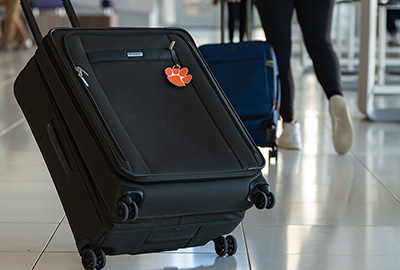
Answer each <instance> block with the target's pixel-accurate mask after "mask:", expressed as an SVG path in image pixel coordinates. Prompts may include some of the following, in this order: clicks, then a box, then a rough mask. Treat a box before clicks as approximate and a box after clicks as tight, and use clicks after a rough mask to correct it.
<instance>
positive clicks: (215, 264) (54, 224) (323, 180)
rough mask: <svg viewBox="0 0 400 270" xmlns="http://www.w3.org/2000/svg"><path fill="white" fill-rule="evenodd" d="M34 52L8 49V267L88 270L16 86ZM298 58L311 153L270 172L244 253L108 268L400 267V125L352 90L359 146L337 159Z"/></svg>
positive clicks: (4, 117)
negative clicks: (267, 193) (360, 101)
mask: <svg viewBox="0 0 400 270" xmlns="http://www.w3.org/2000/svg"><path fill="white" fill-rule="evenodd" d="M194 36H195V38H196V40H197V42H198V44H199V45H200V44H202V43H205V42H209V40H210V39H214V40H217V38H216V37H215V34H213V33H209V32H204V33H203V32H201V31H198V32H194ZM32 52H33V51H30V52H22V53H21V52H20V53H9V54H4V53H1V54H0V270H29V269H35V270H50V269H51V270H55V269H57V270H67V269H68V270H73V269H74V270H75V269H83V268H82V266H81V263H80V257H79V255H78V253H77V251H76V248H75V244H74V240H73V237H72V234H71V231H70V229H69V226H68V223H67V222H66V220H65V218H64V213H63V209H62V207H61V204H60V202H59V199H58V196H57V194H56V191H55V188H54V186H53V184H52V181H51V179H50V176H49V174H48V172H47V169H46V167H45V165H44V162H43V159H42V157H41V155H40V153H39V150H38V148H37V146H36V144H35V142H34V140H33V137H32V135H31V132H30V130H29V128H28V126H27V123H26V121H25V120H24V118H23V115H22V113H21V111H20V109H19V107H18V106H17V104H16V102H15V99H14V96H13V92H12V83H13V81H14V79H15V76H16V74H17V73H18V72H19V71H20V70H21V68H22V67H23V66H24V64H25V63H26V62H27V60H28V59H29V57H30V55H31V54H32ZM293 63H294V68H293V69H294V73H295V74H294V75H295V80H296V86H297V93H296V118H297V120H298V121H299V122H300V123H301V126H302V136H303V149H302V151H284V150H279V157H278V160H277V162H276V164H272V165H269V166H267V167H266V168H265V176H266V177H267V178H268V180H269V181H270V184H271V189H272V190H273V191H274V193H275V194H276V197H277V200H278V202H277V205H276V207H275V208H274V209H272V210H270V211H258V210H255V209H252V210H250V211H248V213H247V215H246V217H245V219H244V222H243V223H242V224H241V225H240V226H239V227H238V228H237V229H236V230H235V232H234V235H235V236H236V237H237V239H238V243H239V249H238V253H237V254H236V255H235V256H234V257H228V258H217V256H216V254H215V253H214V250H213V245H212V244H208V245H206V246H204V247H199V248H193V249H186V250H179V251H175V252H164V253H159V254H148V255H137V256H117V257H108V258H107V260H108V261H107V266H106V269H113V270H114V269H120V270H127V269H132V270H150V269H151V270H200V269H202V270H206V269H207V270H212V269H215V270H217V269H218V270H222V269H225V270H236V269H237V270H247V269H249V270H250V269H251V270H266V269H273V270H281V269H287V270H294V269H299V270H303V269H306V270H313V269H316V270H321V269H334V270H336V269H340V270H364V269H368V270H373V269H379V270H383V269H385V270H386V269H388V270H392V269H399V265H400V178H399V175H400V124H399V123H372V122H369V121H367V120H365V119H364V117H363V115H362V114H361V113H360V112H359V111H358V109H357V95H356V92H354V91H346V92H345V96H346V97H347V100H348V103H349V105H350V107H351V114H352V118H353V121H354V130H355V142H354V146H353V149H352V151H351V152H350V153H348V154H347V155H345V156H338V155H336V153H335V151H334V149H333V146H332V142H331V127H330V118H329V114H328V110H327V104H328V103H327V101H326V100H325V97H324V95H323V93H322V91H321V89H320V86H319V85H318V83H317V82H316V79H315V76H314V74H313V73H303V72H302V70H301V69H300V66H299V65H298V61H297V60H296V58H294V59H293ZM32 91H35V89H32ZM397 105H398V106H400V103H399V104H397ZM263 151H264V152H265V153H266V154H267V150H263Z"/></svg>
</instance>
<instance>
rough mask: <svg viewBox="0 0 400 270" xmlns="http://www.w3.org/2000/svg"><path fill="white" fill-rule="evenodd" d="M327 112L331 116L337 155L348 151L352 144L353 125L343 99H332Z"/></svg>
mask: <svg viewBox="0 0 400 270" xmlns="http://www.w3.org/2000/svg"><path fill="white" fill-rule="evenodd" d="M329 105H330V106H329V112H330V114H331V117H332V125H333V126H332V129H333V131H332V133H333V146H334V148H335V150H336V152H337V153H338V154H339V155H344V154H346V153H347V152H348V151H350V149H351V146H352V144H353V126H352V124H351V120H350V119H351V118H350V113H349V110H348V107H347V105H346V103H345V102H344V100H343V99H340V101H339V99H338V100H337V101H335V100H332V102H331V103H330V104H329Z"/></svg>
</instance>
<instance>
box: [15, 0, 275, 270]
mask: <svg viewBox="0 0 400 270" xmlns="http://www.w3.org/2000/svg"><path fill="white" fill-rule="evenodd" d="M21 3H22V6H23V9H24V12H25V14H26V16H27V19H28V22H29V24H30V26H31V29H32V32H33V34H34V37H35V40H36V42H37V44H38V49H37V51H36V52H35V55H34V56H33V57H32V58H31V60H30V61H29V62H28V64H27V65H26V67H25V68H24V69H23V70H22V71H21V73H20V74H19V76H18V78H17V79H16V82H15V85H14V92H15V96H16V98H17V101H18V103H19V105H20V107H21V109H22V111H23V113H24V115H25V117H26V119H27V121H28V124H29V126H30V128H31V130H32V133H33V135H34V137H35V139H36V141H37V143H38V145H39V148H40V150H41V152H42V155H43V157H44V160H45V162H46V164H47V167H48V169H49V171H50V174H51V176H52V179H53V182H54V184H55V186H56V189H57V192H58V194H59V197H60V200H61V202H62V205H63V207H64V210H65V213H66V216H67V218H68V222H69V224H70V226H71V230H72V232H73V235H74V238H75V241H76V245H77V249H78V251H79V253H80V255H81V257H82V264H83V266H84V267H85V269H94V268H97V269H101V268H103V267H104V266H105V260H106V255H118V254H139V253H149V252H159V251H166V250H176V249H179V248H185V247H194V246H201V245H204V244H206V243H207V242H209V241H212V240H213V241H214V243H215V249H216V252H217V253H218V255H220V256H224V255H226V254H228V255H233V254H234V253H235V252H236V248H237V247H236V241H235V239H234V237H232V236H226V237H224V235H226V234H229V233H231V232H232V231H233V230H234V229H235V228H236V227H237V225H238V224H239V223H240V222H241V221H242V219H243V218H244V215H245V212H246V210H248V209H249V208H251V207H252V206H254V205H255V206H256V207H257V208H259V209H263V208H268V209H269V208H272V207H273V206H274V204H275V197H274V194H273V193H272V192H271V191H270V189H269V186H268V183H267V181H266V180H265V178H264V177H263V175H262V172H261V169H262V168H263V166H264V164H265V160H264V158H263V156H262V154H261V153H260V152H259V150H258V148H257V146H256V145H255V144H254V142H253V141H252V140H251V138H250V136H249V134H248V133H247V131H246V129H245V128H244V126H243V124H242V122H241V121H240V119H239V118H238V116H237V115H236V113H235V111H234V110H233V108H232V106H231V105H230V103H229V102H228V100H227V99H226V97H225V96H224V94H223V92H222V91H221V89H220V87H219V85H218V84H217V83H216V81H215V79H214V78H213V76H212V74H211V72H210V70H209V69H208V67H207V65H206V64H205V63H204V61H203V59H202V57H201V54H200V52H199V51H198V49H197V47H196V46H195V43H194V41H193V39H192V38H191V36H190V35H189V34H188V33H187V32H186V31H184V30H182V29H177V28H150V29H149V28H79V27H76V28H55V29H53V30H51V31H50V32H49V33H48V34H47V35H46V36H45V37H44V38H43V39H42V37H41V34H40V31H39V29H38V27H37V24H36V22H35V20H34V17H33V15H32V13H31V9H30V7H29V4H28V3H27V0H22V1H21ZM70 4H71V3H70V2H69V1H64V5H65V6H66V9H67V12H68V15H69V16H70V18H71V21H72V24H73V25H74V26H79V22H78V21H77V19H76V14H74V12H73V10H71V8H72V7H71V6H70Z"/></svg>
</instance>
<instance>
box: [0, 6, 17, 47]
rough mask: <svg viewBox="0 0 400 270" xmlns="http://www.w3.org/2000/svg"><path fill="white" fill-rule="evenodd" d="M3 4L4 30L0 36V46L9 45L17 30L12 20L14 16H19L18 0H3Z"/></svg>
mask: <svg viewBox="0 0 400 270" xmlns="http://www.w3.org/2000/svg"><path fill="white" fill-rule="evenodd" d="M4 6H5V16H6V18H5V20H4V31H3V36H2V38H1V45H0V46H1V47H4V46H10V44H11V42H12V41H14V38H15V34H16V31H17V25H16V24H15V22H14V20H15V17H16V16H19V14H18V11H19V1H17V0H4Z"/></svg>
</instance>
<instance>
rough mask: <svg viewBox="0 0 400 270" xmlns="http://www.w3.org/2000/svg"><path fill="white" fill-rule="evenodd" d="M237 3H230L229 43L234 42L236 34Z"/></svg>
mask: <svg viewBox="0 0 400 270" xmlns="http://www.w3.org/2000/svg"><path fill="white" fill-rule="evenodd" d="M238 5H239V4H237V3H228V13H229V14H228V29H229V41H230V42H233V37H234V33H235V24H236V15H237V8H238Z"/></svg>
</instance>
